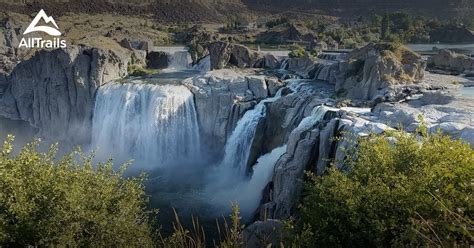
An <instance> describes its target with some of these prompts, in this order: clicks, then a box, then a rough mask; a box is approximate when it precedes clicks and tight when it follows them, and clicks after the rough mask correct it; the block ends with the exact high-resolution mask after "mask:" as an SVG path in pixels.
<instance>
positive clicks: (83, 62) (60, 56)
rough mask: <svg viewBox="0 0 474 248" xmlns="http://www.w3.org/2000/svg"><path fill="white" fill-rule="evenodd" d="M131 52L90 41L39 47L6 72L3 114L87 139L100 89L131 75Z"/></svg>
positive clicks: (49, 134) (50, 133)
mask: <svg viewBox="0 0 474 248" xmlns="http://www.w3.org/2000/svg"><path fill="white" fill-rule="evenodd" d="M129 58H130V56H122V55H118V54H116V53H114V52H112V51H110V50H100V49H95V48H89V47H84V46H69V47H68V48H67V49H57V50H53V51H51V52H48V51H39V52H38V53H37V54H36V55H34V56H33V57H32V58H31V59H29V60H26V61H24V62H21V63H20V64H18V65H17V66H16V67H15V69H14V70H13V71H12V73H11V74H10V75H8V76H6V78H5V82H4V83H3V84H5V85H7V86H6V90H5V92H4V93H3V94H1V95H0V116H2V117H4V118H7V119H11V120H19V121H26V122H28V123H29V125H30V126H31V127H33V128H35V129H38V130H39V135H40V136H41V137H44V138H47V139H53V140H59V141H64V142H67V143H69V144H84V143H87V142H88V141H89V139H90V128H91V117H92V111H93V104H94V97H95V92H96V90H97V88H98V87H100V86H101V85H104V84H105V83H107V82H109V81H111V80H115V79H118V78H121V77H123V76H126V74H127V64H128V60H129Z"/></svg>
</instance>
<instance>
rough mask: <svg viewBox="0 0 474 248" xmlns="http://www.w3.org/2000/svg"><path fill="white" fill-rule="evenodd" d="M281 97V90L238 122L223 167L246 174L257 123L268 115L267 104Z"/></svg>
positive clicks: (225, 154)
mask: <svg viewBox="0 0 474 248" xmlns="http://www.w3.org/2000/svg"><path fill="white" fill-rule="evenodd" d="M280 97H281V90H279V91H278V92H277V94H276V95H275V96H274V97H271V98H268V99H265V100H263V101H261V102H260V103H258V104H257V105H256V106H255V108H254V109H252V110H249V111H247V112H246V113H245V114H244V116H243V117H242V118H241V119H240V120H239V121H238V122H237V126H236V127H235V129H234V131H233V132H232V134H231V136H230V138H229V140H228V141H227V144H226V146H225V149H224V151H225V153H224V159H223V160H222V162H221V165H220V167H221V168H228V169H230V173H231V174H233V175H234V176H235V173H234V171H235V170H237V174H238V175H240V176H245V175H246V172H247V161H248V158H249V154H250V146H251V145H252V141H253V138H254V136H255V131H256V130H257V125H258V123H259V122H260V120H261V119H262V118H265V115H266V106H265V104H267V103H270V102H275V101H276V100H278V99H279V98H280Z"/></svg>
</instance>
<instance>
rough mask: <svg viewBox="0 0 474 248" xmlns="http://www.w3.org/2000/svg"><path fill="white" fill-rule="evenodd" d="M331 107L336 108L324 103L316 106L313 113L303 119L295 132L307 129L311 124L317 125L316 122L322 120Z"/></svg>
mask: <svg viewBox="0 0 474 248" xmlns="http://www.w3.org/2000/svg"><path fill="white" fill-rule="evenodd" d="M331 109H334V108H330V107H327V106H323V105H321V106H317V107H315V108H314V109H313V111H311V115H309V116H308V117H305V118H304V119H303V120H301V122H300V124H299V125H298V127H297V128H296V129H295V130H294V132H296V131H299V130H306V129H308V128H310V127H311V126H313V125H315V124H316V123H318V122H319V121H321V120H322V119H323V118H324V116H325V115H326V113H327V112H328V111H329V110H331ZM334 110H336V109H334Z"/></svg>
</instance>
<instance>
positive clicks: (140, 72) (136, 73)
mask: <svg viewBox="0 0 474 248" xmlns="http://www.w3.org/2000/svg"><path fill="white" fill-rule="evenodd" d="M127 71H128V75H130V76H133V77H143V76H147V75H153V74H157V73H158V72H159V71H158V70H154V69H147V68H143V67H141V66H139V65H129V66H128V67H127Z"/></svg>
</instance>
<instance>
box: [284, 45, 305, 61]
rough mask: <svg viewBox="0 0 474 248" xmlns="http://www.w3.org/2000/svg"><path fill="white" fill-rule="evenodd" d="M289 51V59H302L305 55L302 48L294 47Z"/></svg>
mask: <svg viewBox="0 0 474 248" xmlns="http://www.w3.org/2000/svg"><path fill="white" fill-rule="evenodd" d="M290 49H291V51H290V53H289V54H288V56H289V57H290V58H302V57H304V56H305V55H306V50H305V49H304V48H303V47H302V46H299V45H294V46H292V47H291V48H290Z"/></svg>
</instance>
